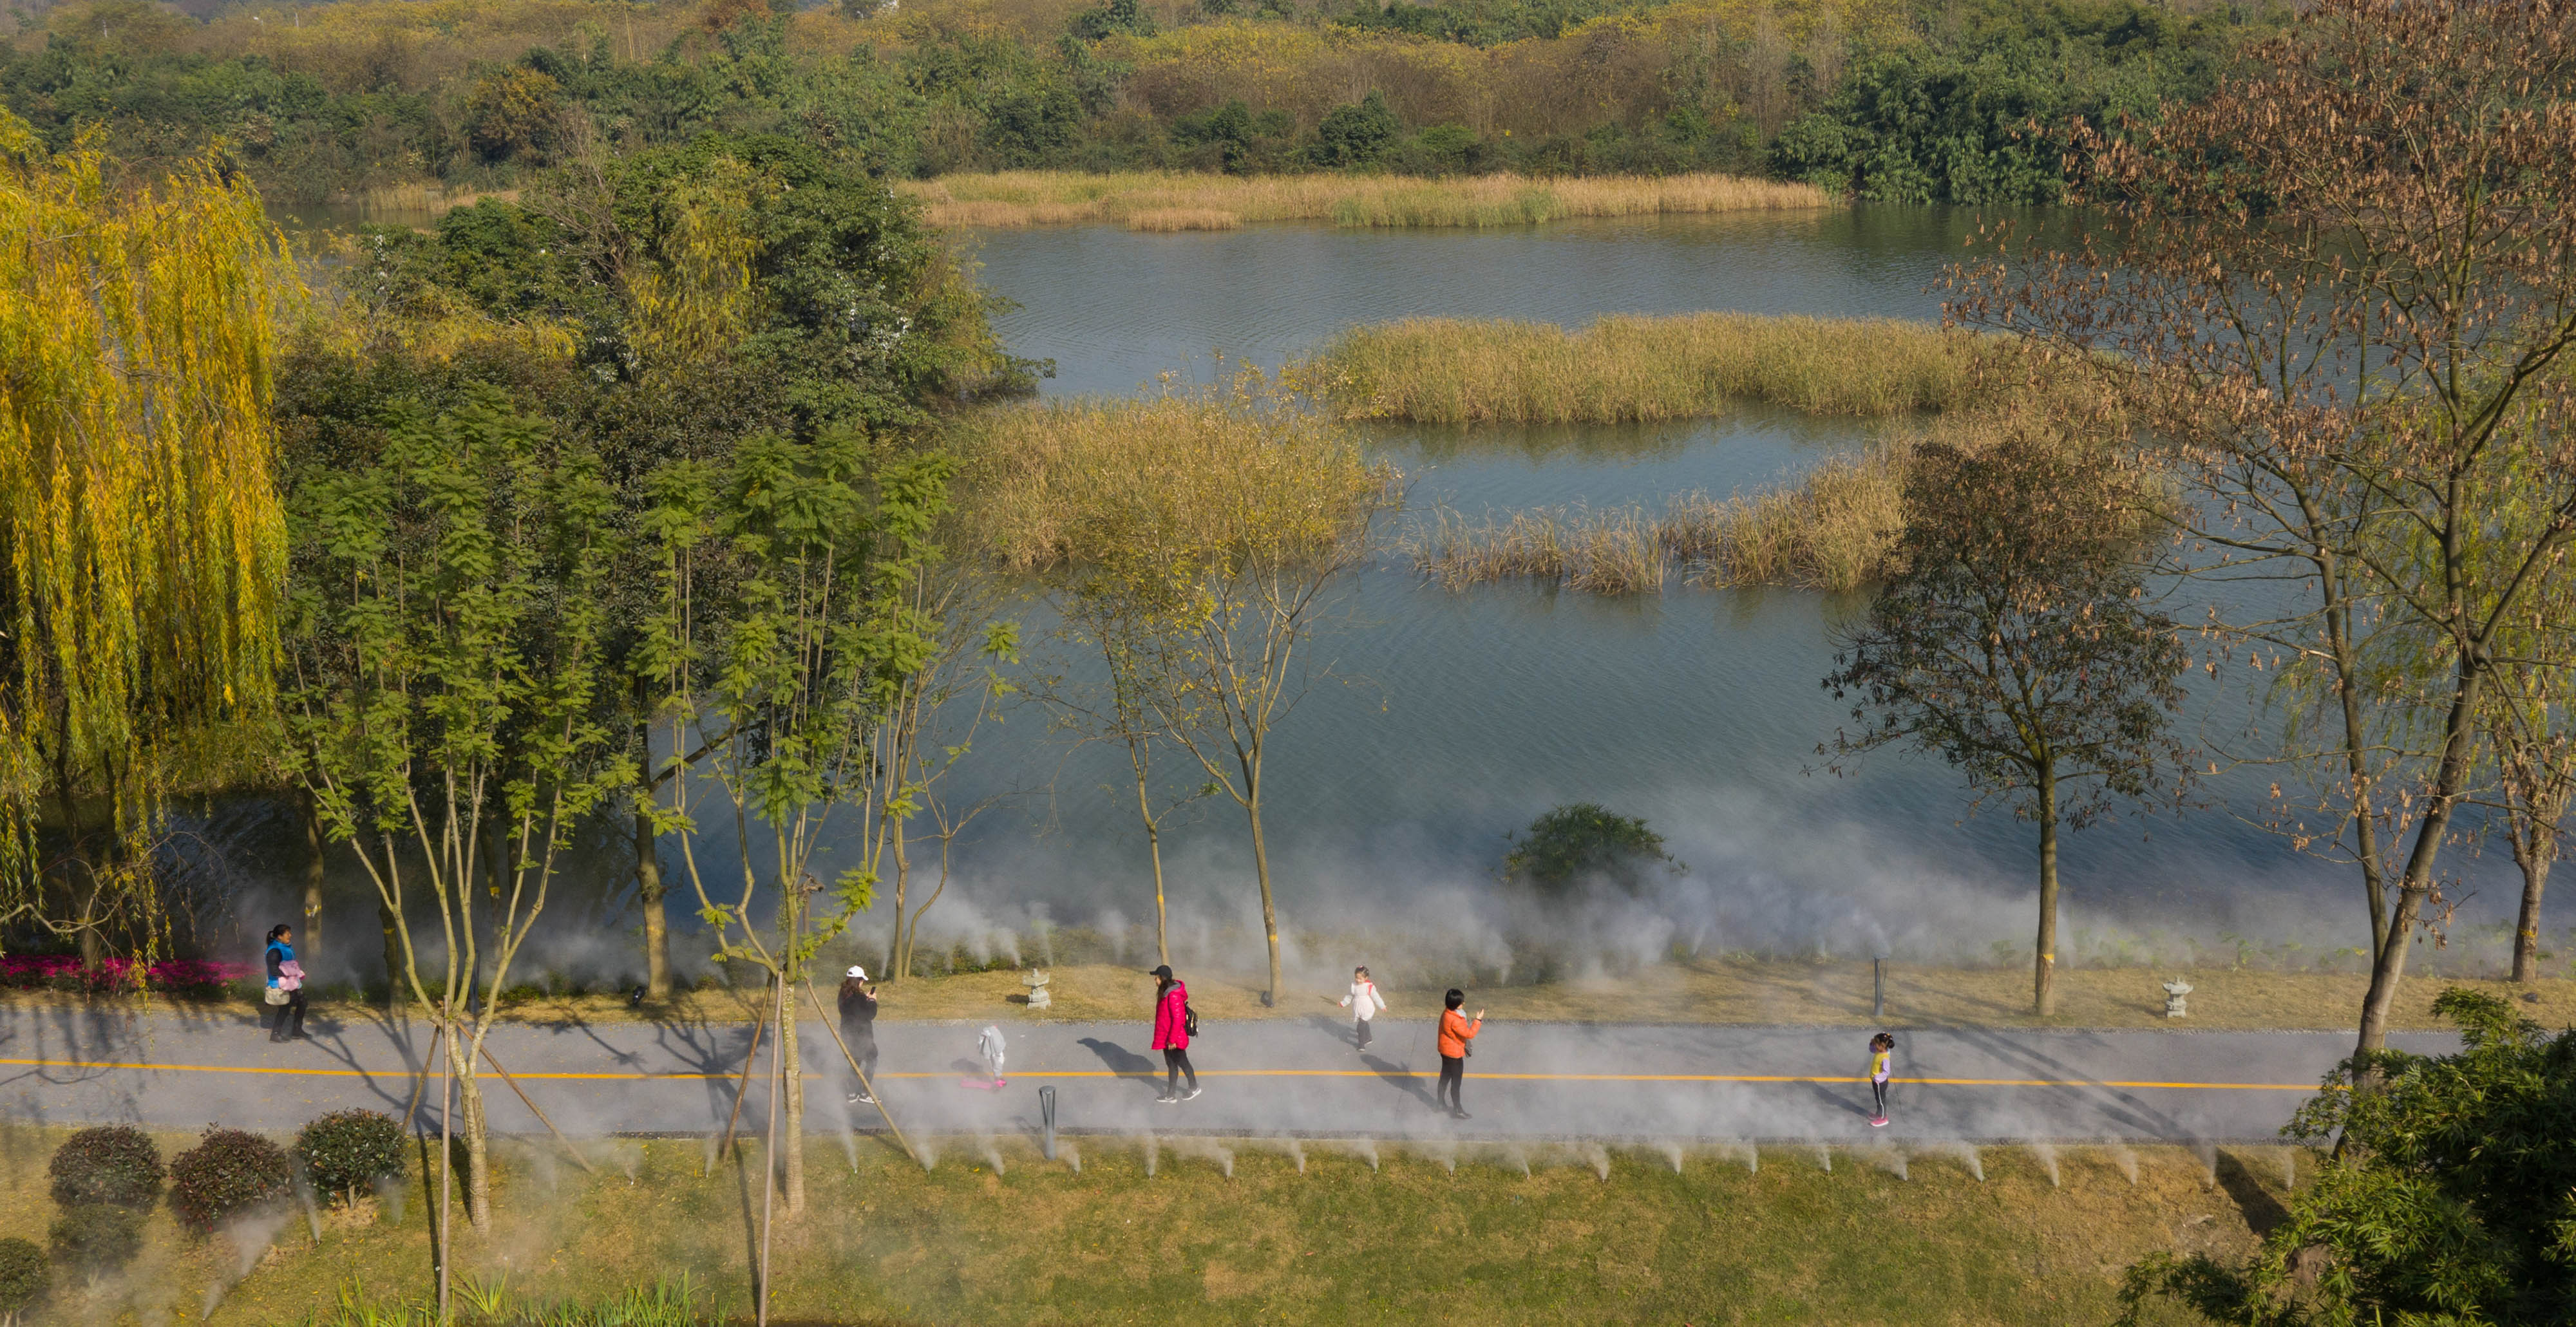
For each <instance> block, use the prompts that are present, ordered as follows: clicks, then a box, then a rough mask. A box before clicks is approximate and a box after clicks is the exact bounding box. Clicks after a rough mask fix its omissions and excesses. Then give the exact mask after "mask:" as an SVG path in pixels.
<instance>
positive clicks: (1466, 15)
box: [0, 0, 2274, 202]
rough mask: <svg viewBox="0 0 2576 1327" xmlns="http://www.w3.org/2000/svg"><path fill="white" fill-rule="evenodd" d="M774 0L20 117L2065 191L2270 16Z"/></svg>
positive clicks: (221, 81)
mask: <svg viewBox="0 0 2576 1327" xmlns="http://www.w3.org/2000/svg"><path fill="white" fill-rule="evenodd" d="M771 3H774V4H775V5H776V6H777V7H776V8H772V7H771V4H766V3H762V2H761V0H709V3H706V4H703V5H700V4H687V3H681V0H671V2H669V3H665V4H662V5H658V6H654V7H652V8H650V9H648V10H645V11H643V12H644V13H645V14H646V23H647V31H648V32H649V33H650V34H651V35H650V36H644V37H639V35H638V33H637V28H636V20H635V18H634V16H633V12H632V11H627V10H615V11H611V10H607V9H601V10H599V11H598V12H597V13H596V14H591V13H590V12H589V11H588V10H587V8H586V7H584V6H582V5H579V4H577V3H570V4H564V5H560V6H558V7H559V8H561V9H562V10H563V17H564V19H565V20H566V22H565V23H563V24H557V25H555V26H554V27H553V28H552V29H551V31H553V32H554V33H555V34H556V35H555V36H553V37H552V39H551V40H543V41H529V42H526V43H524V44H521V45H517V46H515V47H514V46H512V45H511V44H510V43H511V40H512V39H511V38H510V37H508V36H506V35H502V36H483V37H475V36H474V35H473V33H472V32H470V31H468V29H469V28H471V23H468V24H465V25H461V26H460V27H459V29H458V31H457V33H456V34H455V35H452V36H450V35H446V34H443V33H442V34H435V35H432V36H429V37H422V38H418V39H413V38H405V39H404V40H405V41H409V42H410V44H409V45H405V44H403V43H402V42H397V41H396V37H397V36H398V35H400V34H398V33H396V32H395V31H394V30H393V28H392V27H391V24H393V23H394V22H396V21H397V20H395V19H391V18H380V17H379V16H378V14H377V7H373V6H369V5H366V4H364V3H351V4H343V5H325V6H317V7H313V8H310V9H306V10H303V11H294V12H296V13H298V14H300V15H309V16H311V21H312V22H313V23H315V24H317V25H318V24H322V23H325V22H336V23H337V24H338V25H339V27H338V28H336V29H334V31H335V32H336V31H341V30H345V32H346V38H347V39H346V40H343V41H338V42H335V43H331V44H323V43H317V42H312V41H306V42H304V43H302V44H297V43H292V42H279V41H276V40H273V39H272V36H270V35H264V36H252V37H242V36H240V35H239V34H240V33H241V32H243V31H245V30H247V29H248V27H249V25H248V24H247V23H246V22H245V21H244V20H243V19H242V17H241V16H240V15H233V16H231V17H229V18H226V17H221V16H219V17H218V19H217V20H215V21H214V22H212V23H209V24H201V23H199V22H198V21H197V20H194V19H190V18H188V17H185V16H184V15H181V14H179V13H177V12H176V11H174V10H171V9H168V8H165V7H163V6H161V5H158V4H154V3H150V2H149V0H87V2H86V3H82V4H77V5H68V6H62V7H59V8H57V9H55V10H54V11H53V12H52V14H51V16H50V17H49V18H48V19H47V20H45V22H44V23H43V25H42V26H41V28H30V29H28V30H26V31H23V32H21V33H20V34H19V36H18V37H17V39H16V40H15V41H14V43H12V44H11V45H9V46H7V47H0V105H6V106H8V107H9V108H10V109H11V110H12V111H14V112H15V113H17V114H18V115H19V116H20V117H22V118H23V119H25V120H26V121H28V122H29V123H30V124H31V125H32V126H34V128H35V129H36V131H37V133H38V134H39V135H40V136H41V137H42V138H43V139H44V140H45V141H46V142H47V143H48V145H49V146H52V147H55V148H57V149H59V148H61V147H63V146H66V145H67V144H69V142H70V141H71V140H72V138H73V136H74V135H76V134H78V133H80V132H82V130H83V129H84V128H85V127H89V126H99V127H103V128H104V129H105V130H106V131H107V133H108V134H109V141H110V143H111V145H112V147H113V149H114V151H115V152H117V153H118V154H119V155H120V156H123V157H126V158H129V159H136V158H142V159H159V158H167V157H175V156H178V155H184V154H185V153H186V152H188V151H190V150H192V149H194V148H195V147H197V146H199V145H201V144H203V143H204V142H206V141H208V140H210V139H218V138H219V139H221V140H222V141H224V142H225V143H226V144H227V146H228V149H229V150H230V151H231V152H232V153H233V154H234V156H235V157H236V159H238V160H239V161H241V162H242V163H243V164H244V165H246V166H247V167H248V168H249V169H250V171H251V172H252V173H253V175H254V176H256V177H257V178H259V179H260V181H261V182H262V184H263V186H264V187H265V189H266V190H267V192H268V193H270V194H271V195H272V196H277V197H283V198H287V199H291V200H300V201H306V202H318V201H322V200H324V199H327V198H328V197H330V196H332V195H335V194H338V193H343V192H348V191H354V190H362V189H367V188H372V187H383V186H388V185H395V184H403V183H412V182H420V181H438V182H442V183H444V184H447V185H449V186H451V187H467V188H491V187H503V186H509V185H514V184H516V183H518V182H520V180H521V179H522V178H523V177H524V176H526V175H527V174H528V173H529V172H530V171H531V170H533V169H542V168H545V167H548V166H551V165H556V164H561V163H562V162H564V161H567V160H569V159H571V158H572V157H575V156H578V155H579V154H581V153H582V152H584V151H587V150H592V149H593V148H595V147H596V146H597V145H598V144H602V143H606V144H611V145H613V146H615V147H616V148H618V149H619V150H623V151H634V150H640V149H643V148H649V147H655V146H666V145H672V144H678V143H684V142H687V141H688V140H690V139H691V138H693V137H695V136H697V135H699V134H703V133H709V132H718V133H729V134H746V133H761V134H780V135H787V136H793V137H799V138H803V139H806V140H808V141H810V142H813V143H815V144H816V145H818V146H820V147H823V148H825V149H827V150H829V151H832V152H835V153H840V154H845V155H847V156H849V157H851V158H852V159H854V160H857V161H860V162H862V163H864V164H865V165H866V167H867V168H868V169H869V170H871V171H874V172H878V173H883V174H892V175H898V176H926V175H934V174H939V173H944V172H949V171H958V170H988V169H1007V168H1025V167H1047V168H1059V169H1082V170H1111V169H1140V168H1158V169H1197V170H1226V171H1236V172H1291V171H1305V170H1316V169H1384V170H1392V171H1399V172H1403V173H1410V174H1427V175H1442V174H1453V173H1473V172H1487V171H1496V170H1517V171H1526V172H1534V173H1600V172H1645V173H1666V172H1674V171H1685V170H1712V169H1714V170H1726V171H1733V172H1737V173H1747V174H1766V173H1767V174H1777V175H1782V176H1786V177H1792V178H1798V179H1806V180H1812V181H1816V182H1818V183H1823V184H1826V185H1829V186H1832V187H1836V188H1843V189H1849V190H1851V191H1853V192H1855V193H1857V194H1858V195H1859V196H1861V197H1864V198H1870V199H1878V200H1885V201H1898V202H1924V201H1946V202H2046V201H2052V200H2054V199H2056V198H2057V197H2058V196H2059V194H2060V192H2061V191H2062V188H2063V182H2062V180H2061V179H2060V177H2059V164H2058V163H2059V160H2060V158H2061V155H2062V154H2063V151H2064V148H2065V145H2066V143H2067V141H2068V139H2067V134H2068V132H2069V129H2070V126H2072V125H2075V124H2078V123H2083V124H2092V125H2096V126H2113V125H2116V124H2118V123H2119V122H2120V121H2121V119H2122V117H2124V116H2134V117H2147V118H2152V117H2153V116H2154V115H2155V113H2156V108H2157V106H2158V105H2159V103H2160V102H2161V101H2165V100H2180V101H2188V100H2191V99H2194V98H2196V97H2198V96H2201V95H2203V94H2205V92H2206V91H2207V89H2208V88H2209V87H2210V86H2211V85H2212V81H2213V80H2214V78H2215V77H2216V76H2217V74H2218V73H2219V72H2220V71H2221V70H2222V69H2224V68H2225V67H2226V66H2227V63H2228V61H2229V60H2230V59H2231V58H2232V55H2233V53H2234V52H2235V51H2236V50H2237V49H2238V48H2239V47H2240V46H2241V45H2242V43H2243V41H2244V40H2245V39H2246V38H2247V37H2248V36H2249V35H2251V34H2256V33H2259V32H2261V31H2265V30H2268V28H2269V27H2270V26H2271V25H2272V23H2273V22H2274V19H2273V16H2272V15H2271V14H2270V12H2269V11H2268V10H2263V9H2257V8H2253V7H2248V6H2241V5H2229V6H2221V7H2214V8H2207V9H2202V10H2199V11H2197V12H2194V13H2189V14H2186V13H2185V12H2184V11H2182V10H2180V9H2177V8H2174V7H2170V6H2165V5H2158V4H2149V3H2142V2H2141V0H1976V3H1973V4H1967V5H1957V4H1950V5H1940V6H1934V5H1931V4H1929V3H1928V0H1922V2H1908V0H1881V2H1880V3H1874V4H1864V5H1856V6H1845V7H1841V8H1830V7H1820V6H1805V5H1799V4H1794V3H1793V4H1788V5H1784V6H1783V7H1781V8H1779V9H1778V10H1776V11H1775V10H1773V9H1771V8H1768V7H1766V8H1763V9H1761V10H1752V9H1747V8H1743V7H1711V6H1712V5H1713V4H1714V0H1677V2H1676V3H1667V4H1660V5H1659V4H1646V3H1635V2H1633V0H1442V3H1436V4H1428V5H1415V4H1408V3H1401V2H1399V3H1394V4H1387V5H1380V4H1377V3H1375V0H1325V2H1324V3H1323V4H1321V5H1320V6H1317V5H1313V4H1308V5H1305V6H1302V7H1301V6H1299V5H1297V4H1293V3H1290V0H1262V2H1261V3H1254V0H1199V3H1196V4H1191V5H1176V4H1174V3H1172V0H1163V4H1162V7H1161V8H1160V9H1157V8H1154V7H1151V6H1140V5H1139V3H1138V0H1106V2H1105V3H1102V4H1100V5H1097V6H1095V7H1092V8H1088V9H1079V10H1074V11H1072V12H1071V13H1070V15H1069V17H1067V16H1064V11H1062V10H1061V9H1058V10H1055V11H1051V12H1050V11H1039V12H1037V13H1034V14H1032V15H1029V16H1025V17H1019V18H1014V19H1010V20H1007V21H999V22H996V21H992V20H991V19H990V18H975V17H971V16H962V15H961V16H955V17H952V16H949V15H947V14H945V13H944V12H943V11H941V10H940V9H939V8H938V7H937V5H936V3H935V0H934V3H932V4H929V5H925V6H923V7H921V8H920V9H919V10H917V11H910V12H904V13H901V14H900V15H899V16H898V14H896V13H894V12H889V13H885V14H878V15H875V16H874V17H866V18H852V17H849V16H848V15H847V14H845V13H841V12H837V11H830V10H824V11H808V12H802V13H799V12H795V11H794V9H793V7H792V6H790V5H789V4H788V3H787V0H771ZM843 8H844V9H845V10H851V9H856V10H867V9H871V8H872V6H867V5H851V6H844V7H843ZM245 12H247V11H245ZM474 12H477V11H468V13H469V14H471V13H474ZM549 12H552V11H549ZM335 14H336V17H335ZM1158 14H1159V17H1158ZM620 15H623V16H624V17H623V19H622V23H623V26H622V27H621V26H619V16H620ZM254 17H256V16H254ZM295 21H297V22H303V21H305V20H304V19H303V18H300V17H299V18H297V19H296V20H295ZM495 22H497V20H495ZM566 26H569V27H570V29H571V31H570V32H568V33H567V32H565V31H564V30H563V29H564V27H566ZM379 29H381V31H379ZM284 35H286V34H273V36H284ZM371 42H372V43H373V44H372V45H371V44H370V43H371ZM442 44H444V45H442ZM442 50H444V51H445V52H446V54H445V55H444V56H443V57H441V58H437V59H433V58H431V57H432V55H434V54H437V53H438V52H440V51H442ZM403 52H408V54H401V53H403Z"/></svg>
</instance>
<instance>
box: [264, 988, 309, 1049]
mask: <svg viewBox="0 0 2576 1327" xmlns="http://www.w3.org/2000/svg"><path fill="white" fill-rule="evenodd" d="M274 1008H275V1009H276V1010H277V1021H276V1022H275V1023H273V1024H271V1025H270V1026H269V1029H268V1039H269V1040H270V1041H284V1040H286V1039H287V1038H289V1037H300V1036H303V1035H304V992H303V990H302V989H301V988H298V989H296V990H292V991H288V992H287V993H286V1003H284V1004H281V1005H277V1006H274Z"/></svg>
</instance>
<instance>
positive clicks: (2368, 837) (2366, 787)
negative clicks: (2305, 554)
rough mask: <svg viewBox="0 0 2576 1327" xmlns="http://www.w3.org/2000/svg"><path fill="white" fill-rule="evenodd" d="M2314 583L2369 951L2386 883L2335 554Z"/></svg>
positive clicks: (2382, 931)
mask: <svg viewBox="0 0 2576 1327" xmlns="http://www.w3.org/2000/svg"><path fill="white" fill-rule="evenodd" d="M2315 561H2316V565H2317V583H2318V585H2319V587H2320V588H2321V589H2322V591H2323V593H2324V594H2325V596H2326V611H2325V620H2326V640H2327V643H2328V646H2329V647H2330V649H2331V650H2332V652H2333V657H2334V670H2335V699H2336V701H2337V703H2338V705H2339V706H2340V708H2341V709H2342V711H2343V757H2344V777H2345V778H2347V779H2349V780H2351V786H2352V828H2353V856H2354V858H2355V860H2357V861H2359V862H2360V863H2361V896H2362V904H2363V906H2364V907H2366V908H2367V909H2369V912H2370V952H2372V953H2373V954H2376V953H2378V952H2379V951H2380V949H2381V948H2382V947H2384V946H2386V945H2387V943H2388V882H2387V878H2386V872H2385V870H2384V869H2383V868H2382V865H2381V863H2380V860H2379V824H2378V821H2377V820H2376V819H2374V811H2373V808H2372V805H2371V797H2370V789H2371V777H2370V760H2369V751H2370V749H2371V741H2370V733H2369V727H2368V724H2367V723H2366V721H2365V720H2364V719H2363V718H2362V713H2361V686H2360V683H2359V682H2358V681H2356V680H2355V674H2356V672H2357V671H2358V669H2359V665H2358V663H2357V661H2356V660H2355V659H2354V656H2353V648H2352V608H2351V605H2350V602H2349V601H2348V600H2347V599H2346V598H2345V597H2344V595H2343V594H2342V593H2341V586H2342V584H2343V582H2342V580H2341V572H2340V571H2339V570H2338V567H2339V560H2338V559H2337V558H2336V557H2335V555H2333V554H2331V553H2328V552H2325V551H2323V549H2322V546H2320V549H2319V551H2318V552H2317V553H2316V554H2315Z"/></svg>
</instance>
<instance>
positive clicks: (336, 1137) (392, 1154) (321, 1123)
mask: <svg viewBox="0 0 2576 1327" xmlns="http://www.w3.org/2000/svg"><path fill="white" fill-rule="evenodd" d="M295 1158H296V1160H298V1161H301V1162H303V1163H304V1174H305V1176H306V1177H307V1178H308V1179H310V1180H311V1181H312V1182H313V1187H314V1188H316V1189H319V1190H321V1191H322V1192H324V1193H327V1194H330V1195H331V1197H332V1200H333V1201H334V1202H337V1201H341V1200H343V1199H346V1198H349V1197H352V1196H354V1195H355V1194H356V1193H357V1192H358V1191H359V1190H361V1189H364V1188H367V1187H369V1186H370V1185H372V1184H374V1183H375V1182H376V1181H377V1180H378V1179H381V1178H383V1177H385V1176H387V1175H399V1174H401V1173H402V1168H403V1131H402V1126H401V1125H399V1124H396V1123H394V1117H392V1116H390V1115H387V1114H384V1113H382V1112H380V1111H372V1110H338V1111H333V1112H331V1113H330V1114H328V1115H325V1116H322V1117H321V1118H319V1119H317V1120H315V1121H313V1122H312V1123H310V1124H307V1125H305V1126H304V1131H303V1132H302V1133H299V1134H297V1135H295Z"/></svg>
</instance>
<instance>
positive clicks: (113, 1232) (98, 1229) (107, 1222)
mask: <svg viewBox="0 0 2576 1327" xmlns="http://www.w3.org/2000/svg"><path fill="white" fill-rule="evenodd" d="M45 1234H46V1237H47V1238H48V1239H50V1240H52V1241H53V1245H54V1257H56V1258H58V1259H60V1260H61V1261H62V1263H63V1265H64V1266H66V1267H72V1268H77V1269H79V1270H80V1271H84V1272H106V1271H113V1270H115V1269H116V1268H119V1267H123V1266H124V1265H126V1264H127V1263H129V1262H132V1261H134V1255H135V1254H138V1253H141V1252H142V1251H143V1214H142V1213H141V1212H138V1211H136V1210H134V1209H133V1208H131V1207H118V1206H116V1205H115V1204H113V1203H90V1204H87V1205H85V1206H81V1207H66V1208H64V1209H63V1211H62V1215H60V1216H57V1217H55V1218H54V1224H53V1228H52V1229H50V1230H48V1231H46V1232H45Z"/></svg>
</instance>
